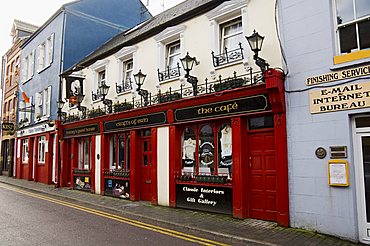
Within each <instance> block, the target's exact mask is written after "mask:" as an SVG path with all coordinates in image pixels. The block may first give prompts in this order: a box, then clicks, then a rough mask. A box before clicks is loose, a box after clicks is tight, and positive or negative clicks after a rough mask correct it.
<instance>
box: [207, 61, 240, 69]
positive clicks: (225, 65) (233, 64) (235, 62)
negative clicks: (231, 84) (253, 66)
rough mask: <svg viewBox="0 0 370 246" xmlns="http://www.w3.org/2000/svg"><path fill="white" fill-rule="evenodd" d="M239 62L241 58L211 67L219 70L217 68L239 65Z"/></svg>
mask: <svg viewBox="0 0 370 246" xmlns="http://www.w3.org/2000/svg"><path fill="white" fill-rule="evenodd" d="M239 64H243V59H240V60H237V61H233V62H230V63H226V64H224V65H221V66H217V67H213V68H214V69H215V70H219V69H222V68H227V67H231V66H235V65H239Z"/></svg>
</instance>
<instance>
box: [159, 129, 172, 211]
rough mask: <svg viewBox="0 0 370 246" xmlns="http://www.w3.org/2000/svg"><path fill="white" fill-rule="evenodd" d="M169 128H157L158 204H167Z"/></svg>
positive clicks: (168, 201) (168, 192)
mask: <svg viewBox="0 0 370 246" xmlns="http://www.w3.org/2000/svg"><path fill="white" fill-rule="evenodd" d="M169 146H170V145H169V128H168V127H159V128H158V129H157V163H158V170H157V179H158V191H157V192H158V204H159V205H162V206H169V204H170V200H169V199H170V198H169V195H170V191H169V175H170V173H169V166H170V165H169Z"/></svg>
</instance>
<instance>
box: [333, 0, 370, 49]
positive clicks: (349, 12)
mask: <svg viewBox="0 0 370 246" xmlns="http://www.w3.org/2000/svg"><path fill="white" fill-rule="evenodd" d="M335 3H336V21H337V33H338V41H339V50H340V53H341V54H346V53H351V52H354V51H359V50H365V49H369V48H370V4H369V1H368V0H335Z"/></svg>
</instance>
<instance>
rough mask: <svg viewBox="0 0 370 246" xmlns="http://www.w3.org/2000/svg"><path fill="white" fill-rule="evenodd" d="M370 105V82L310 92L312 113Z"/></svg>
mask: <svg viewBox="0 0 370 246" xmlns="http://www.w3.org/2000/svg"><path fill="white" fill-rule="evenodd" d="M367 107H370V82H365V83H358V84H348V85H342V86H335V87H329V88H325V89H321V90H315V91H311V92H310V112H311V114H316V113H326V112H335V111H341V110H350V109H359V108H367Z"/></svg>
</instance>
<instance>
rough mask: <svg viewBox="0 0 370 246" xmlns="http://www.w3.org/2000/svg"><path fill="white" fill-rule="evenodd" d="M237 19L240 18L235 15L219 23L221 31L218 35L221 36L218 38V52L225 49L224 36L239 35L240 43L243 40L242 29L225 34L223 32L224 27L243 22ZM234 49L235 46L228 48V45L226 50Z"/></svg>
mask: <svg viewBox="0 0 370 246" xmlns="http://www.w3.org/2000/svg"><path fill="white" fill-rule="evenodd" d="M239 19H240V17H236V18H233V19H232V20H229V21H226V22H223V23H220V32H221V35H220V36H221V37H220V39H221V40H220V45H221V47H220V53H223V51H224V50H225V39H226V38H229V37H232V36H237V35H240V36H241V39H240V42H241V43H242V42H243V38H244V36H243V29H242V30H240V31H239V32H236V33H232V34H229V35H226V34H225V28H226V27H229V26H232V25H234V24H237V23H239V22H241V23H242V24H243V22H242V20H240V21H239ZM242 28H243V27H242ZM234 49H235V48H229V47H228V50H234Z"/></svg>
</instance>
